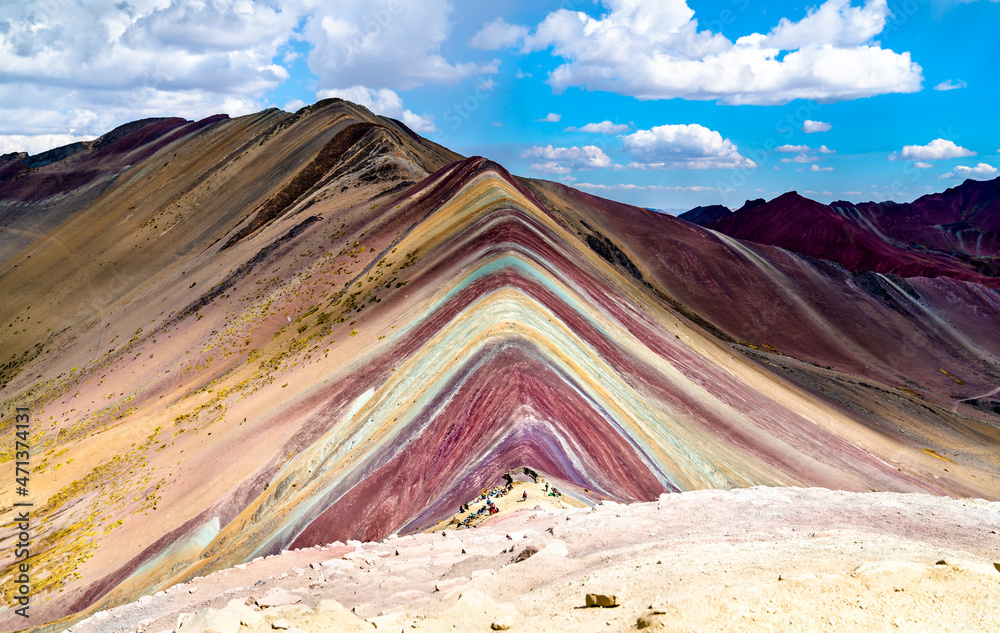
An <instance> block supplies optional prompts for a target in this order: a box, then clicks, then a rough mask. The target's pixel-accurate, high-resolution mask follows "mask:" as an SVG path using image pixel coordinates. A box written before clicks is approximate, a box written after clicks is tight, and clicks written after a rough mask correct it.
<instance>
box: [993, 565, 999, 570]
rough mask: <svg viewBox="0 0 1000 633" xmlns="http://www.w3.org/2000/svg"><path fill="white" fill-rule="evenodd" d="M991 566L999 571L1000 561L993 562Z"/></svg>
mask: <svg viewBox="0 0 1000 633" xmlns="http://www.w3.org/2000/svg"><path fill="white" fill-rule="evenodd" d="M993 566H994V567H996V568H997V571H1000V563H993Z"/></svg>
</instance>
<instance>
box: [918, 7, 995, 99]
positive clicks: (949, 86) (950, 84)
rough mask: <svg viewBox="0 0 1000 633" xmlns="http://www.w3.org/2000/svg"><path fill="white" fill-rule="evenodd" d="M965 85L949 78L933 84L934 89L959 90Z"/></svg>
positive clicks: (959, 80) (960, 81)
mask: <svg viewBox="0 0 1000 633" xmlns="http://www.w3.org/2000/svg"><path fill="white" fill-rule="evenodd" d="M997 1H998V2H1000V0H997ZM967 85H968V84H966V83H965V82H964V81H962V80H961V79H958V80H951V79H949V80H948V81H942V82H941V83H939V84H938V85H936V86H934V89H935V90H959V89H961V88H965V87H966V86H967Z"/></svg>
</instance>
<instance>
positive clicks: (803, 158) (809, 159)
mask: <svg viewBox="0 0 1000 633" xmlns="http://www.w3.org/2000/svg"><path fill="white" fill-rule="evenodd" d="M818 160H819V157H818V156H810V155H808V154H799V155H798V156H796V157H795V158H782V159H781V162H783V163H815V162H816V161H818Z"/></svg>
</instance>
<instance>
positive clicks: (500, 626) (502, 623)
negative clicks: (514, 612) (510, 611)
mask: <svg viewBox="0 0 1000 633" xmlns="http://www.w3.org/2000/svg"><path fill="white" fill-rule="evenodd" d="M513 626H514V618H512V617H511V616H506V617H503V618H500V619H499V620H495V621H494V622H493V624H491V625H490V628H491V629H493V630H494V631H507V630H509V629H510V628H511V627H513Z"/></svg>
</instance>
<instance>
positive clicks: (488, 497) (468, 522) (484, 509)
mask: <svg viewBox="0 0 1000 633" xmlns="http://www.w3.org/2000/svg"><path fill="white" fill-rule="evenodd" d="M513 489H514V484H513V483H508V484H506V485H504V486H496V487H494V488H490V489H489V490H487V489H486V488H483V489H482V490H480V491H479V496H478V497H476V498H475V499H473V500H472V501H468V502H466V503H463V504H462V505H461V506H459V508H458V513H459V514H465V513H466V512H468V513H469V516H467V517H465V518H464V519H462V520H461V521H459V523H458V526H459V528H465V529H469V528H470V527H475V525H474V524H475V523H477V519H480V518H482V517H484V516H489V515H493V514H497V513H498V512H500V509H499V508H497V506H496V504H495V503H493V500H494V499H499V498H500V497H503V496H506V495H507V493H509V492H510V491H511V490H513ZM480 501H485V502H486V503H485V504H484V505H482V506H480V507H479V508H478V509H476V510H473V509H472V505H473V504H475V503H479V502H480Z"/></svg>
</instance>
